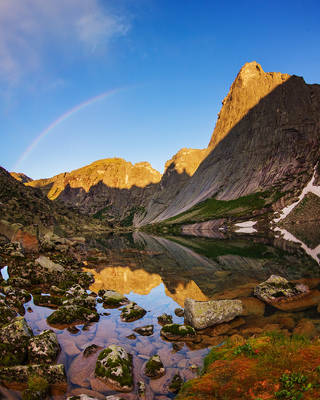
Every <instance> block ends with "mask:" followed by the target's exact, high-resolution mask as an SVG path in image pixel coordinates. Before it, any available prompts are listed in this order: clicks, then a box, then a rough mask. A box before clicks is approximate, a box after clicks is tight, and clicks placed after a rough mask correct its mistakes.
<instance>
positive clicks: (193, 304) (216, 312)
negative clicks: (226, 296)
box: [184, 299, 243, 329]
mask: <svg viewBox="0 0 320 400" xmlns="http://www.w3.org/2000/svg"><path fill="white" fill-rule="evenodd" d="M242 313H243V307H242V302H241V300H209V301H196V300H193V299H186V301H185V303H184V315H185V321H186V322H188V323H189V324H190V325H192V326H193V327H194V328H196V329H204V328H207V327H208V326H212V325H216V324H221V323H222V322H228V321H231V320H232V319H234V318H235V317H237V316H239V315H241V314H242Z"/></svg>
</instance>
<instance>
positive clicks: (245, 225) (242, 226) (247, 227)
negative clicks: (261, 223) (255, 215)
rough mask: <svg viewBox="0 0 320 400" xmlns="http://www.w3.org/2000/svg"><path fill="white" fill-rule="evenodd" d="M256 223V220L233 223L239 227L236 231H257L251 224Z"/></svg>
mask: <svg viewBox="0 0 320 400" xmlns="http://www.w3.org/2000/svg"><path fill="white" fill-rule="evenodd" d="M256 223H257V221H245V222H239V223H237V224H235V226H238V227H239V229H236V230H235V232H236V233H254V232H258V231H257V230H256V229H255V228H253V226H254V225H255V224H256Z"/></svg>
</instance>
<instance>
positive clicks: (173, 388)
mask: <svg viewBox="0 0 320 400" xmlns="http://www.w3.org/2000/svg"><path fill="white" fill-rule="evenodd" d="M182 385H183V379H182V378H181V376H180V374H175V375H174V377H173V378H172V380H171V382H170V385H169V388H168V389H169V391H170V392H173V393H178V392H179V390H180V389H181V386H182Z"/></svg>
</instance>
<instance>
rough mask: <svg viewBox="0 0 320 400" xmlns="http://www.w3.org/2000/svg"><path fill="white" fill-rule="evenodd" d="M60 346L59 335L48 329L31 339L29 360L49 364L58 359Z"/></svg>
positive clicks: (34, 362)
mask: <svg viewBox="0 0 320 400" xmlns="http://www.w3.org/2000/svg"><path fill="white" fill-rule="evenodd" d="M59 351H60V346H59V343H58V339H57V335H56V334H55V333H54V332H53V331H51V330H46V331H43V332H41V333H40V335H38V336H34V337H33V338H31V339H30V341H29V344H28V360H29V362H31V363H32V364H47V363H48V364H49V363H53V362H55V361H56V359H57V356H58V353H59Z"/></svg>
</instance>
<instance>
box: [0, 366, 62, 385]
mask: <svg viewBox="0 0 320 400" xmlns="http://www.w3.org/2000/svg"><path fill="white" fill-rule="evenodd" d="M33 376H41V377H43V378H45V379H46V381H47V382H48V383H49V384H55V383H66V381H67V377H66V372H65V369H64V365H63V364H57V365H46V364H36V365H17V366H14V367H0V381H1V382H4V383H14V382H18V383H27V382H28V380H29V379H30V377H33Z"/></svg>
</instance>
